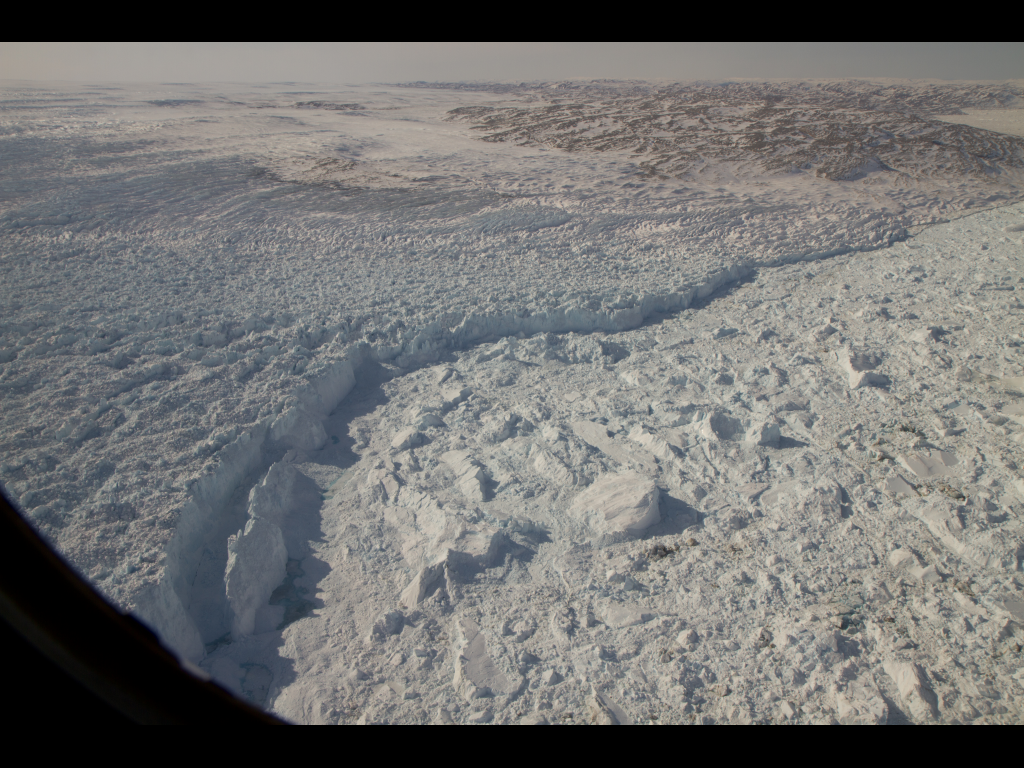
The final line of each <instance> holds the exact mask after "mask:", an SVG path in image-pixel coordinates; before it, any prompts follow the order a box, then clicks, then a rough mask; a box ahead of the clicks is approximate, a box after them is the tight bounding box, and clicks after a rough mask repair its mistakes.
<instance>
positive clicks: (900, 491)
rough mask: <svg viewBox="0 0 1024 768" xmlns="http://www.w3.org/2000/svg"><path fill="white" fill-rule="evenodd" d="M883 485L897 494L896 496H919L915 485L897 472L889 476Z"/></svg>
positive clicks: (890, 491)
mask: <svg viewBox="0 0 1024 768" xmlns="http://www.w3.org/2000/svg"><path fill="white" fill-rule="evenodd" d="M883 487H884V488H885V490H886V491H888V492H889V493H892V494H895V495H896V496H917V491H915V490H914V486H912V485H911V484H910V483H908V482H907V481H906V480H904V479H903V477H902V476H900V475H897V474H893V475H890V476H889V477H887V478H886V479H885V483H884V484H883Z"/></svg>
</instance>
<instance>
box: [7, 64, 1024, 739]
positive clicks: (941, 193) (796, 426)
mask: <svg viewBox="0 0 1024 768" xmlns="http://www.w3.org/2000/svg"><path fill="white" fill-rule="evenodd" d="M1022 95H1024V88H1022V86H1021V84H1019V83H1010V84H997V85H996V84H948V85H935V84H929V83H903V84H893V83H817V84H806V83H804V84H801V83H785V84H783V83H771V84H736V83H733V84H726V85H720V86H708V85H701V84H691V85H687V86H652V85H647V84H641V83H627V84H607V83H604V84H589V85H586V84H579V83H570V84H565V83H562V84H539V85H531V86H514V87H513V86H480V85H477V86H472V87H469V86H463V85H453V86H448V87H424V86H422V85H421V84H415V85H413V86H407V87H359V88H354V87H353V88H342V89H339V88H319V87H312V86H304V85H303V86H297V85H296V86H292V85H274V86H266V87H253V86H248V87H242V86H237V87H214V86H196V85H161V86H152V87H149V88H139V87H137V86H135V87H115V86H111V85H104V86H95V87H84V86H70V85H54V86H52V87H47V88H40V87H39V86H38V85H30V84H12V83H8V84H6V85H5V87H4V88H3V90H2V92H0V158H2V161H0V162H2V166H0V168H2V176H0V206H2V208H0V260H2V261H0V264H2V275H3V286H2V288H0V302H2V304H0V313H2V318H0V332H2V337H0V403H2V414H0V420H2V421H0V424H2V426H0V461H2V464H0V481H2V482H3V484H4V488H5V489H6V491H7V493H8V494H9V495H10V496H11V497H12V498H13V499H14V500H15V501H17V502H18V503H19V504H20V506H21V507H22V509H23V510H24V511H25V513H26V516H27V517H28V518H29V519H30V520H32V521H33V522H34V523H35V525H36V526H37V528H38V529H39V530H40V532H41V533H43V535H45V536H46V537H47V538H48V539H49V540H50V541H51V542H52V543H53V544H54V545H55V546H56V547H57V548H58V549H59V550H60V551H61V552H63V553H64V554H65V556H66V557H67V558H68V559H69V561H70V562H71V563H72V564H73V565H74V566H76V567H77V568H78V569H79V570H80V571H81V572H82V573H83V575H84V576H86V577H87V578H89V579H90V580H91V581H92V582H93V583H94V584H95V585H96V586H97V587H98V588H99V589H100V590H102V591H103V592H104V594H106V595H107V596H108V597H109V598H110V599H111V600H113V601H115V602H116V603H118V604H119V605H121V606H123V607H124V608H125V609H128V610H133V611H134V612H135V613H136V615H138V616H140V617H141V618H143V619H144V620H146V621H147V622H149V623H150V624H151V625H152V626H154V628H155V629H157V631H158V632H159V633H160V634H161V636H162V637H163V638H164V640H165V641H166V642H167V643H168V644H169V645H170V646H172V647H173V648H174V649H175V650H177V651H178V652H179V653H180V654H181V655H182V656H184V657H187V658H189V659H191V660H192V661H196V662H199V663H200V665H201V666H202V667H203V668H204V669H206V670H208V671H209V672H210V674H212V675H213V676H214V678H215V679H217V680H218V681H220V682H221V683H222V684H224V685H225V686H228V687H230V688H232V689H233V690H236V691H237V692H238V693H239V694H240V695H243V696H246V697H247V698H249V699H250V700H252V701H255V702H257V703H259V704H261V705H264V706H267V707H268V708H270V709H272V710H273V711H275V712H277V713H279V714H281V715H282V716H284V717H286V718H289V719H292V720H294V721H297V722H343V723H344V722H357V721H363V722H367V721H388V722H402V721H431V720H433V721H437V722H449V721H455V722H531V721H533V722H537V721H548V722H753V721H769V722H774V721H797V722H803V721H829V720H830V719H834V720H837V721H840V722H902V721H913V722H926V721H932V720H938V721H953V720H959V721H978V720H981V721H996V722H999V721H1016V720H1019V719H1020V717H1021V715H1022V712H1021V700H1022V696H1024V679H1022V673H1021V655H1020V653H1021V652H1020V643H1021V642H1022V641H1024V630H1022V628H1021V624H1022V623H1024V612H1022V611H1024V602H1022V601H1024V597H1022V594H1021V593H1022V589H1024V579H1022V578H1021V574H1020V559H1021V556H1022V554H1024V550H1022V545H1024V532H1022V531H1021V522H1020V516H1021V515H1022V514H1024V470H1022V469H1021V468H1022V467H1024V454H1022V444H1021V440H1020V438H1022V436H1024V431H1022V425H1024V418H1022V416H1021V413H1022V412H1024V406H1021V405H1018V404H1017V398H1018V397H1020V396H1021V395H1022V394H1024V368H1022V367H1021V363H1022V361H1021V357H1020V355H1019V354H1018V353H1019V352H1020V349H1021V348H1022V347H1021V345H1024V335H1022V334H1024V327H1022V326H1024V322H1022V315H1021V310H1022V309H1024V305H1021V303H1020V302H1019V301H1018V299H1017V298H1015V297H1016V288H1017V287H1019V286H1020V284H1019V283H1018V281H1019V280H1020V276H1021V273H1020V260H1021V259H1022V258H1024V248H1022V245H1021V233H1022V232H1024V206H1022V205H1021V204H1019V201H1021V200H1024V195H1022V190H1024V186H1022V181H1024V141H1022V140H1021V139H1020V138H1018V137H1016V136H1014V135H1011V134H1013V131H1012V130H1006V129H1005V128H1004V129H1003V132H999V131H998V130H996V131H992V130H985V129H980V128H976V127H970V126H967V125H960V124H957V123H955V122H952V121H955V120H956V119H957V116H958V113H962V112H969V114H965V115H964V120H965V121H971V120H974V124H975V125H977V124H978V123H977V120H976V118H977V114H980V111H985V110H988V111H989V112H990V113H991V115H992V116H993V117H995V118H996V122H991V121H990V124H991V125H992V126H993V127H994V128H997V129H998V128H1000V127H1001V126H1004V125H1007V124H1013V122H1014V114H1013V113H1015V112H1016V109H1017V108H1018V107H1019V106H1021V96H1022ZM997 113H998V114H997ZM940 117H941V119H937V118H940ZM999 121H1001V122H999ZM482 139H484V140H482Z"/></svg>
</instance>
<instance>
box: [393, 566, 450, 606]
mask: <svg viewBox="0 0 1024 768" xmlns="http://www.w3.org/2000/svg"><path fill="white" fill-rule="evenodd" d="M443 573H444V563H436V564H435V565H430V566H427V567H426V568H423V569H422V570H420V572H419V573H417V574H416V576H415V577H413V580H412V582H411V583H410V584H409V586H408V587H406V588H405V589H404V590H403V591H402V598H401V600H402V605H404V606H405V607H406V608H410V609H412V608H415V607H416V606H417V605H419V604H420V603H421V602H422V601H423V598H424V597H426V596H427V593H428V592H429V591H430V588H431V587H433V586H434V584H435V583H437V580H438V578H440V576H441V574H443Z"/></svg>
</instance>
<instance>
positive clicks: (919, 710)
mask: <svg viewBox="0 0 1024 768" xmlns="http://www.w3.org/2000/svg"><path fill="white" fill-rule="evenodd" d="M883 669H885V673H886V674H887V675H889V677H891V678H892V679H893V682H894V683H896V688H897V689H898V690H899V692H900V698H901V699H903V703H904V705H905V706H906V708H907V710H908V711H909V712H910V714H911V716H912V717H913V718H914V719H915V720H930V719H931V718H933V717H935V716H936V715H937V714H938V710H937V707H936V701H937V700H936V697H935V693H934V692H933V691H932V689H931V688H929V687H928V684H927V683H926V682H925V678H924V671H923V670H922V669H921V668H920V667H919V666H918V665H917V664H914V663H913V662H909V661H897V660H894V659H889V660H887V661H886V662H885V663H884V664H883Z"/></svg>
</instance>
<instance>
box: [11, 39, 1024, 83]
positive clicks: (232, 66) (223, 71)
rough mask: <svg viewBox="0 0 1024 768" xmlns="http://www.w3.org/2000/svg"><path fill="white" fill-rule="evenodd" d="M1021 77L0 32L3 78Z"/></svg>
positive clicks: (952, 53)
mask: <svg viewBox="0 0 1024 768" xmlns="http://www.w3.org/2000/svg"><path fill="white" fill-rule="evenodd" d="M577 77H581V78H613V79H629V78H637V79H671V80H691V79H718V78H721V79H725V78H758V79H760V78H799V79H811V78H840V77H863V78H872V77H898V78H936V79H961V80H1004V79H1014V78H1024V44H1021V43H305V44H303V43H0V79H3V80H8V79H10V80H21V79H33V80H77V81H121V82H186V81H187V82H282V81H305V82H324V83H328V82H333V83H364V82H401V81H410V80H428V81H444V80H551V79H563V78H577Z"/></svg>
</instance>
